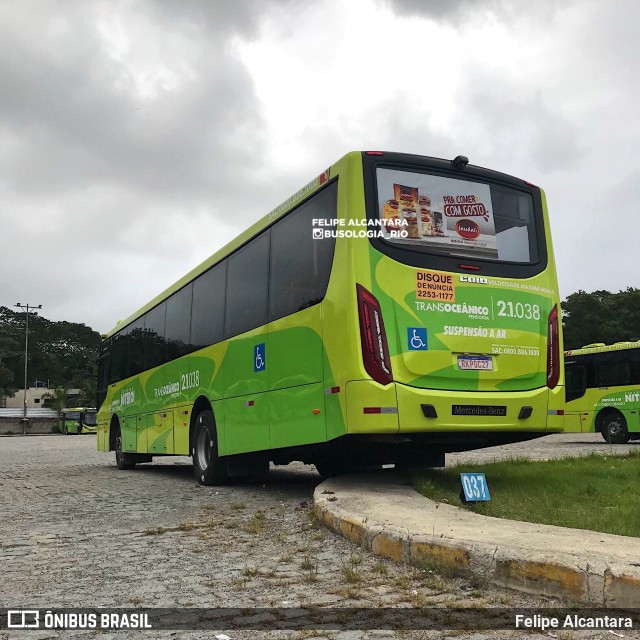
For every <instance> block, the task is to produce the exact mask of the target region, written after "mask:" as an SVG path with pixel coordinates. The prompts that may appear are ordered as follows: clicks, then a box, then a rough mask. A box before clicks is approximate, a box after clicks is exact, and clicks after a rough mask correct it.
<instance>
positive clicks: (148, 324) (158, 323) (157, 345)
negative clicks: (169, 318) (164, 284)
mask: <svg viewBox="0 0 640 640" xmlns="http://www.w3.org/2000/svg"><path fill="white" fill-rule="evenodd" d="M166 312H167V303H166V302H163V303H162V304H161V305H159V306H157V307H156V308H155V309H151V311H149V312H148V313H146V314H145V346H144V368H145V370H146V369H152V368H153V367H157V366H159V365H161V364H162V363H163V362H164V356H165V343H164V328H165V315H166Z"/></svg>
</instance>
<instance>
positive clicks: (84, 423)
mask: <svg viewBox="0 0 640 640" xmlns="http://www.w3.org/2000/svg"><path fill="white" fill-rule="evenodd" d="M96 416H97V411H96V410H95V409H90V408H85V407H76V408H74V409H63V410H62V411H61V412H60V421H59V423H58V428H59V429H60V433H64V434H65V435H69V434H70V433H75V434H80V433H82V432H83V431H84V432H86V433H95V432H96V429H97V424H98V423H97V420H96Z"/></svg>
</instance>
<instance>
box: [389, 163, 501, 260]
mask: <svg viewBox="0 0 640 640" xmlns="http://www.w3.org/2000/svg"><path fill="white" fill-rule="evenodd" d="M377 181H378V203H379V208H380V210H379V216H380V220H381V221H382V228H383V231H385V238H386V239H388V240H389V241H390V242H394V243H396V242H400V243H402V244H408V245H414V246H416V247H422V248H424V249H425V250H429V251H436V252H439V253H449V254H456V255H461V256H469V257H476V258H489V259H497V257H498V251H497V248H496V230H495V222H494V215H493V206H492V204H491V192H490V190H489V186H488V185H486V184H481V183H478V182H469V181H467V180H456V179H454V178H445V177H443V176H432V175H428V174H424V173H413V172H409V171H399V170H395V169H378V170H377ZM394 229H399V230H401V231H406V232H407V233H406V234H403V235H404V236H405V237H402V238H398V237H391V235H388V237H387V234H388V233H389V232H390V231H392V230H394Z"/></svg>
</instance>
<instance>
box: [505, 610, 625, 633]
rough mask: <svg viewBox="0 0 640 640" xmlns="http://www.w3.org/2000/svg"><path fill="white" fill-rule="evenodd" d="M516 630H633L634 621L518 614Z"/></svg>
mask: <svg viewBox="0 0 640 640" xmlns="http://www.w3.org/2000/svg"><path fill="white" fill-rule="evenodd" d="M515 627H516V629H539V630H540V631H546V630H548V629H633V620H632V618H629V617H624V616H608V615H603V616H589V615H587V616H580V615H577V614H568V615H566V616H564V617H563V616H560V617H556V616H544V615H539V614H534V615H522V614H517V615H516V620H515Z"/></svg>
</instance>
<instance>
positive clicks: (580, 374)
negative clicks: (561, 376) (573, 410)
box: [565, 361, 587, 402]
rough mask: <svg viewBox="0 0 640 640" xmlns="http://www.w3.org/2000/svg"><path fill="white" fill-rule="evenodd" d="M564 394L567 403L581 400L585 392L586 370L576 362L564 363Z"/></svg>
mask: <svg viewBox="0 0 640 640" xmlns="http://www.w3.org/2000/svg"><path fill="white" fill-rule="evenodd" d="M565 385H566V386H565V392H566V398H567V402H570V401H571V400H575V399H576V398H581V397H582V396H583V395H584V394H585V392H586V390H587V368H586V367H585V366H584V365H583V364H579V363H578V362H576V361H573V362H570V361H567V362H566V363H565Z"/></svg>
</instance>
